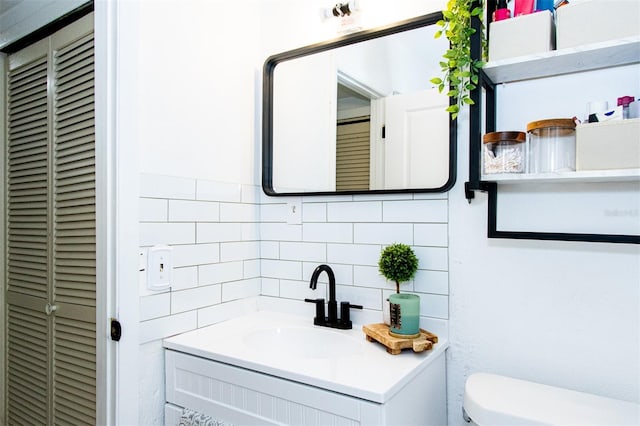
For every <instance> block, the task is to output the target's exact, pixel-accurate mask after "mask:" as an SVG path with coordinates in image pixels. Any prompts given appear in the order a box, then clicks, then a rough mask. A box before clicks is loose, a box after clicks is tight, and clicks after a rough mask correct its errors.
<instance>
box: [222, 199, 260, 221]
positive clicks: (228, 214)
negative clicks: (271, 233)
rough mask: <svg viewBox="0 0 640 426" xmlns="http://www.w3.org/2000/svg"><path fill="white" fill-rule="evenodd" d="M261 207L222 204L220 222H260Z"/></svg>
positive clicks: (255, 205)
mask: <svg viewBox="0 0 640 426" xmlns="http://www.w3.org/2000/svg"><path fill="white" fill-rule="evenodd" d="M259 220H260V206H259V205H257V204H239V203H220V222H258V221H259Z"/></svg>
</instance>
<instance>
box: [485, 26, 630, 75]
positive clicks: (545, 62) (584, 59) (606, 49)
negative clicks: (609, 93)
mask: <svg viewBox="0 0 640 426" xmlns="http://www.w3.org/2000/svg"><path fill="white" fill-rule="evenodd" d="M637 63H640V36H636V37H628V38H624V39H618V40H611V41H605V42H601V43H594V44H588V45H583V46H578V47H572V48H567V49H561V50H552V51H549V52H542V53H538V54H533V55H526V56H519V57H517V58H509V59H503V60H500V61H493V62H488V63H487V64H486V65H485V66H484V67H483V70H484V72H485V74H487V76H488V77H489V78H490V79H491V81H493V82H494V83H496V84H498V83H508V82H512V81H520V80H527V79H532V78H542V77H551V76H554V75H561V74H569V73H574V72H580V71H589V70H595V69H600V68H606V67H613V66H620V65H629V64H637Z"/></svg>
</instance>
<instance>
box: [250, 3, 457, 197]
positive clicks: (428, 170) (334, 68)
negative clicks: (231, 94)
mask: <svg viewBox="0 0 640 426" xmlns="http://www.w3.org/2000/svg"><path fill="white" fill-rule="evenodd" d="M440 19H442V13H441V12H435V13H430V14H428V15H424V16H420V17H416V18H412V19H408V20H405V21H401V22H398V23H395V24H391V25H387V26H384V27H380V28H375V29H371V30H365V31H360V32H357V33H353V34H349V35H346V36H343V37H339V38H337V39H335V40H330V41H327V42H323V43H318V44H314V45H311V46H306V47H302V48H299V49H295V50H290V51H287V52H284V53H280V54H276V55H273V56H270V57H269V58H268V59H267V60H266V61H265V64H264V69H263V118H262V188H263V190H264V192H265V193H266V194H267V195H272V196H278V195H330V194H365V193H398V192H445V191H448V190H449V189H450V188H451V187H452V186H453V184H454V183H455V179H456V167H455V164H456V125H455V121H453V120H451V118H450V115H449V113H447V112H446V111H445V110H446V108H447V106H449V105H450V100H449V98H448V97H447V96H446V94H441V93H438V90H437V88H436V87H434V85H433V84H432V83H430V80H431V79H432V78H433V77H436V76H440V75H441V71H440V65H439V63H440V61H441V60H442V55H443V54H444V53H445V52H446V50H447V49H448V47H449V44H448V41H447V40H446V38H445V37H440V38H438V39H436V38H434V34H435V32H436V31H437V30H438V28H437V26H436V25H435V24H436V22H437V21H438V20H440Z"/></svg>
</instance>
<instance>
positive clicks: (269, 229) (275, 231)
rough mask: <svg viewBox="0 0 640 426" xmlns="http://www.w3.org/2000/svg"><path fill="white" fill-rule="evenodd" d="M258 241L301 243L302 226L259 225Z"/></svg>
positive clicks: (282, 224) (281, 224)
mask: <svg viewBox="0 0 640 426" xmlns="http://www.w3.org/2000/svg"><path fill="white" fill-rule="evenodd" d="M260 240H262V241H301V240H302V225H288V224H286V223H261V224H260Z"/></svg>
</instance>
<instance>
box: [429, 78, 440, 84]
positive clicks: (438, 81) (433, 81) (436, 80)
mask: <svg viewBox="0 0 640 426" xmlns="http://www.w3.org/2000/svg"><path fill="white" fill-rule="evenodd" d="M429 81H430V82H431V83H433V84H441V83H442V79H441V78H440V77H434V78H432V79H431V80H429Z"/></svg>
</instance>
